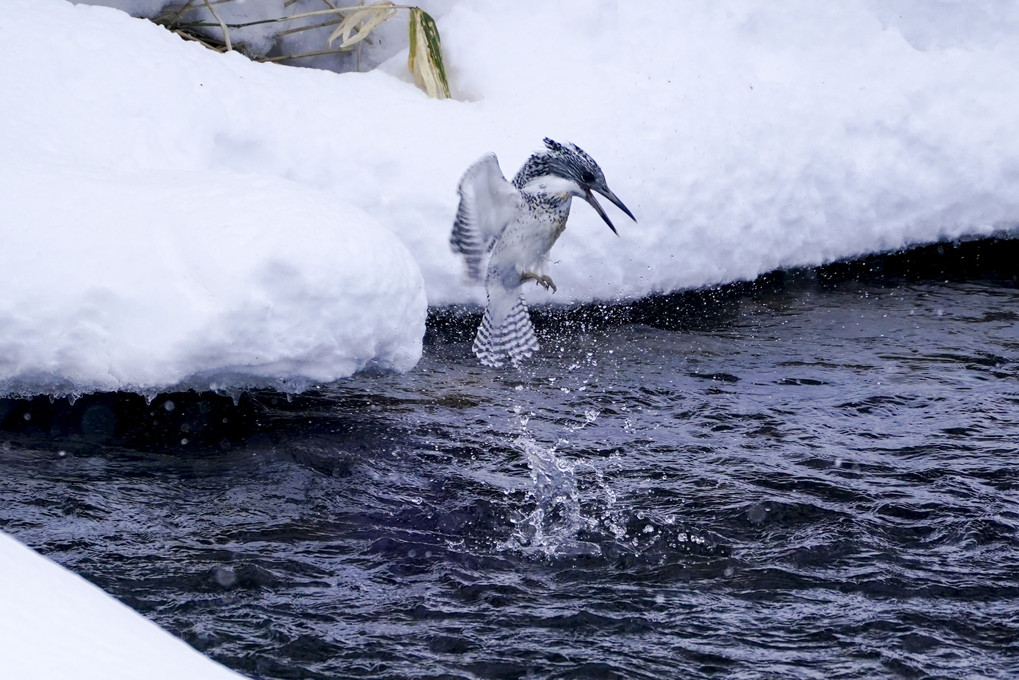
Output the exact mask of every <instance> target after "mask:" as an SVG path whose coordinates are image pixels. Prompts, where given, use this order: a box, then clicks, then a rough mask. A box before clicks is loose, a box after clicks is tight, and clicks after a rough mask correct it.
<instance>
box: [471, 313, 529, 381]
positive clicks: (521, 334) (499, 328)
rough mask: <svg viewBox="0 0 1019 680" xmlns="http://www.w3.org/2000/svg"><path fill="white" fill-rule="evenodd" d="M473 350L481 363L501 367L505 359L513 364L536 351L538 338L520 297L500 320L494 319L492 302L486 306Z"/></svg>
mask: <svg viewBox="0 0 1019 680" xmlns="http://www.w3.org/2000/svg"><path fill="white" fill-rule="evenodd" d="M473 349H474V354H475V355H476V356H477V357H478V359H480V360H481V363H483V364H484V365H486V366H495V367H499V366H502V364H503V361H504V360H505V359H507V358H509V360H510V361H511V362H512V363H513V364H514V365H516V364H517V363H518V362H519V361H521V360H523V359H526V358H527V357H529V356H531V355H532V354H534V353H535V352H537V351H538V339H537V338H536V337H534V326H532V325H531V317H530V316H529V315H528V313H527V307H526V305H524V298H523V296H520V297H518V298H517V301H516V303H515V304H514V305H513V306H512V307H511V308H510V309H509V312H508V313H507V314H506V315H505V316H503V317H502V318H501V319H494V318H493V314H492V306H491V305H489V306H488V308H487V309H485V316H484V318H483V319H482V320H481V326H479V327H478V334H477V335H476V336H475V338H474V347H473Z"/></svg>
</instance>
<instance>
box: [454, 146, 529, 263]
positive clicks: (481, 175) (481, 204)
mask: <svg viewBox="0 0 1019 680" xmlns="http://www.w3.org/2000/svg"><path fill="white" fill-rule="evenodd" d="M459 191H460V207H459V208H458V209H457V211H456V221H455V222H454V223H453V233H452V234H451V235H450V237H449V245H450V246H451V247H452V248H453V251H454V252H457V253H460V254H461V255H463V256H464V260H465V261H466V262H467V274H468V275H469V276H470V277H471V279H473V280H475V281H481V280H483V278H484V267H483V265H484V260H485V256H486V255H487V254H488V253H489V251H491V250H492V246H493V245H494V244H495V242H496V240H497V239H498V238H499V234H501V233H502V231H503V229H505V228H506V225H507V224H508V223H509V222H510V221H511V220H512V219H513V218H514V216H516V214H517V211H518V210H521V209H522V208H523V205H524V199H523V196H521V195H520V192H519V191H518V190H517V189H516V188H515V187H514V186H513V185H512V184H510V183H509V182H507V181H506V178H505V177H503V174H502V170H501V169H500V168H499V159H498V158H496V157H495V154H494V153H490V154H487V155H485V156H483V157H482V158H481V159H479V160H478V161H477V162H476V163H474V165H472V166H471V167H469V168H467V172H465V173H464V176H463V177H462V178H461V179H460V189H459Z"/></svg>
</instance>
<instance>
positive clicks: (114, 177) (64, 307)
mask: <svg viewBox="0 0 1019 680" xmlns="http://www.w3.org/2000/svg"><path fill="white" fill-rule="evenodd" d="M83 9H84V10H85V11H82V10H83ZM22 14H23V15H27V16H33V15H34V16H35V19H36V23H30V24H29V25H14V26H11V25H6V26H5V27H4V28H3V29H0V31H2V33H3V35H2V41H3V42H4V46H3V48H2V49H3V50H4V51H9V54H7V55H5V56H4V57H3V61H4V63H7V64H12V63H13V64H18V68H7V69H4V71H3V73H2V74H0V82H2V83H3V86H4V87H7V88H10V89H8V90H6V91H8V92H17V93H18V95H17V96H12V97H8V98H5V101H4V102H3V103H0V111H2V113H0V120H3V121H4V128H5V129H4V130H3V132H0V148H2V149H3V158H4V164H3V166H2V167H0V205H3V206H4V208H3V221H2V223H0V234H2V238H3V254H2V256H0V262H2V266H0V290H3V291H4V294H3V295H2V296H0V396H2V395H28V394H38V393H49V394H56V395H61V394H77V393H82V392H91V391H112V390H130V391H137V392H141V393H148V394H155V393H157V392H159V391H161V390H165V389H168V388H172V389H186V388H195V389H209V388H213V389H223V390H231V389H237V388H243V387H254V386H271V387H277V388H280V389H284V390H288V391H297V390H301V389H303V388H305V387H307V386H308V384H310V383H321V382H328V381H333V380H336V379H339V378H344V377H347V376H349V375H351V374H353V373H355V372H356V371H359V370H362V369H365V368H368V367H378V368H380V369H395V370H407V369H409V368H411V367H412V366H414V364H415V363H416V362H417V360H418V358H420V354H421V340H422V336H423V334H424V319H425V314H426V300H425V295H424V287H423V282H422V279H421V274H420V269H419V268H418V266H417V264H416V262H415V261H414V259H413V257H412V256H411V255H410V254H409V252H408V251H407V249H406V248H405V247H404V246H403V245H402V243H401V242H400V241H399V240H397V239H396V238H395V237H394V236H393V235H392V234H391V233H389V232H388V231H386V230H385V229H384V228H382V227H381V226H379V225H378V223H377V222H376V221H375V220H374V219H372V218H371V217H369V216H368V215H367V214H365V213H364V212H363V211H361V210H359V209H358V208H356V207H354V206H352V205H350V204H349V203H345V202H343V201H342V200H341V199H338V198H337V197H335V196H332V195H329V194H327V193H326V192H324V191H322V190H321V189H319V188H315V187H307V186H302V185H300V184H297V183H295V182H293V181H290V180H287V179H285V178H283V177H280V176H276V175H274V174H272V173H258V172H257V169H252V171H248V170H246V169H245V168H243V167H237V168H235V169H222V168H218V167H216V166H217V165H219V163H218V161H217V160H216V159H213V158H210V159H206V160H205V161H200V160H199V159H198V158H196V156H195V153H196V152H197V151H198V150H197V149H195V148H194V146H193V145H190V144H188V143H187V142H185V141H182V140H177V139H173V138H168V137H167V136H166V135H164V134H162V132H161V131H160V129H159V128H160V127H161V126H164V125H179V124H184V125H186V126H188V127H189V130H190V132H191V133H193V134H194V135H196V136H198V137H201V136H202V135H203V134H208V135H211V136H212V137H215V138H216V139H217V141H215V142H214V143H215V144H220V145H223V146H225V147H229V148H231V149H232V151H230V152H224V153H233V154H234V155H243V153H244V150H243V146H244V143H243V141H241V140H236V139H230V138H227V135H228V134H229V131H228V130H227V129H226V128H224V129H222V130H217V129H210V128H208V127H207V126H203V125H202V124H201V121H198V120H193V119H189V118H188V114H189V112H190V110H189V107H190V105H189V104H185V105H179V104H178V100H179V99H183V100H186V99H190V98H191V97H193V96H197V93H200V92H201V91H202V89H201V88H202V87H203V83H202V80H201V74H200V73H199V74H197V78H195V79H190V78H189V77H188V76H187V74H186V73H185V72H183V71H182V72H180V73H177V72H176V70H175V67H174V66H173V65H172V64H170V63H169V62H170V61H173V60H175V59H176V55H175V50H176V49H179V48H181V47H186V46H182V45H180V44H179V42H180V41H178V40H176V39H175V40H174V41H173V42H172V43H171V44H172V46H173V47H172V49H170V50H168V51H164V52H162V53H160V51H159V50H158V49H154V50H147V48H146V50H147V51H148V54H145V55H143V54H141V53H136V54H133V55H130V56H129V55H127V54H124V52H123V50H118V49H113V50H109V52H110V53H109V54H108V50H107V49H106V47H107V45H108V44H115V43H117V42H119V41H121V40H122V39H123V40H126V41H127V42H128V43H129V44H132V45H135V47H136V48H142V47H144V46H145V44H146V43H148V42H150V41H151V40H150V38H151V34H154V35H156V36H157V41H156V44H158V40H159V39H165V38H166V32H165V31H162V30H161V29H158V28H156V27H155V26H152V25H150V24H147V23H143V22H140V21H136V20H131V19H129V18H128V17H127V16H126V15H123V14H120V13H118V12H113V11H110V10H100V9H92V8H75V7H73V6H71V5H69V4H66V3H62V2H56V3H53V2H42V3H38V6H37V5H36V4H35V3H32V6H31V8H29V7H23V8H22ZM12 15H14V16H21V15H19V12H18V11H17V9H15V10H13V11H12ZM12 23H14V24H18V22H12ZM123 26H127V27H128V30H127V31H126V32H125V33H124V34H123V35H121V34H119V33H117V31H119V30H120V28H121V27H123ZM74 27H77V29H75V30H73V31H72V29H74ZM138 29H141V32H140V34H139V33H138ZM79 31H80V32H79ZM147 34H150V35H149V37H146V35H147ZM64 41H67V42H66V44H64ZM184 54H185V58H184V61H185V62H187V56H188V51H187V50H185V51H184ZM211 54H212V53H206V51H205V50H202V51H200V52H196V53H194V54H192V55H190V56H193V57H195V58H197V59H198V62H199V63H202V61H203V60H204V59H205V58H207V57H208V56H210V55H211ZM121 60H123V61H121ZM132 62H133V63H132ZM224 62H225V63H226V64H227V66H226V67H225V70H222V71H221V72H220V73H218V74H217V75H218V76H219V77H220V78H226V77H229V78H233V79H237V78H240V76H237V75H236V74H234V73H233V72H232V71H230V70H229V64H231V63H232V64H234V65H240V67H241V68H242V70H243V69H244V68H247V67H250V66H251V65H250V64H249V63H248V62H246V61H245V60H243V59H242V58H240V57H237V56H236V55H234V56H233V57H229V58H227V59H226V60H224ZM164 67H166V68H167V69H168V71H165V72H164V71H163V68H164ZM196 70H199V71H200V69H196ZM174 74H176V76H175V75H174ZM224 74H226V75H224ZM175 77H176V78H177V80H174V78H175ZM166 79H169V80H166ZM188 86H193V87H194V88H195V91H194V92H191V93H190V94H188V95H185V94H184V93H183V92H182V89H181V88H183V87H188ZM212 89H213V88H211V87H210V90H212ZM211 96H212V99H209V100H206V101H207V102H214V101H215V98H216V97H217V93H211ZM157 110H158V111H159V113H156V111H157ZM234 113H235V114H236V115H243V111H241V110H236V111H234ZM150 114H152V115H151V116H150ZM161 116H165V118H162V119H161ZM178 116H180V118H179V119H177V120H176V121H175V122H171V120H170V119H175V118H177V117H178ZM237 165H238V166H240V165H242V164H239V163H238V164H237Z"/></svg>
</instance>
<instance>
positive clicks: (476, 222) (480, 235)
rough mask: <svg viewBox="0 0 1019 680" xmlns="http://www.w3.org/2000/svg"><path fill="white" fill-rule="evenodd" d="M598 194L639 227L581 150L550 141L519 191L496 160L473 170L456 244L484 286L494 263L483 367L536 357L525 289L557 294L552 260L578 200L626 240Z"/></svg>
mask: <svg viewBox="0 0 1019 680" xmlns="http://www.w3.org/2000/svg"><path fill="white" fill-rule="evenodd" d="M594 191H597V192H598V193H599V194H601V195H602V196H604V197H605V198H607V199H608V200H610V201H612V203H613V204H614V205H616V207H618V208H619V209H620V210H622V211H623V212H624V213H626V215H627V216H628V217H629V218H630V219H632V220H633V221H634V222H636V221H637V218H635V217H634V216H633V213H631V212H630V210H629V209H628V208H627V207H626V206H625V205H623V202H622V201H621V200H619V198H618V197H617V196H616V195H615V194H614V193H612V190H611V189H609V187H608V184H607V183H606V182H605V174H604V173H603V172H602V170H601V168H600V167H598V164H597V163H595V162H594V159H593V158H591V157H590V156H589V155H587V154H586V153H584V151H582V150H581V149H580V147H578V146H576V145H575V144H570V143H565V144H560V143H559V142H555V141H553V140H551V139H548V138H547V137H546V138H545V149H544V150H542V151H539V152H538V153H535V154H534V155H532V156H531V157H530V158H528V159H527V162H526V163H524V165H523V167H522V168H520V171H519V172H517V174H516V177H514V178H513V183H512V184H511V183H509V182H507V181H506V178H505V177H504V176H503V174H502V170H501V169H500V168H499V159H498V158H496V156H495V154H493V153H489V154H486V155H485V156H483V157H482V158H481V159H479V160H478V161H477V162H475V163H474V164H473V165H471V166H470V167H469V168H467V172H465V173H464V176H463V178H461V180H460V188H459V192H460V206H459V208H458V209H457V213H456V220H455V221H454V223H453V233H452V235H451V236H450V237H449V244H450V246H451V247H452V248H453V251H454V252H456V253H459V254H461V255H463V256H464V260H465V261H466V263H467V274H468V276H469V277H470V279H471V280H473V281H479V282H480V281H481V280H482V271H483V265H484V261H485V258H486V256H488V267H487V270H484V271H485V277H484V282H485V292H486V293H487V294H488V305H487V306H486V307H485V315H484V317H483V318H482V320H481V326H480V327H478V332H477V335H476V336H475V338H474V347H473V349H474V354H475V355H477V357H478V359H480V360H481V363H483V364H485V365H486V366H502V364H503V362H504V361H505V360H506V359H509V360H510V361H511V362H512V363H513V364H514V365H516V364H517V363H518V362H519V361H520V360H522V359H526V358H527V357H529V356H531V355H532V354H534V352H536V351H537V349H538V340H537V339H536V338H535V337H534V327H533V326H532V325H531V318H530V316H529V315H528V313H527V306H526V304H525V303H524V294H523V284H524V283H526V282H527V281H534V282H535V283H536V284H537V285H540V286H543V287H544V288H545V290H549V289H551V290H552V292H553V293H554V292H555V290H556V286H555V283H553V282H552V279H551V277H549V275H548V272H547V268H548V253H549V251H550V250H551V249H552V246H553V245H554V244H555V242H556V240H557V239H558V238H559V236H560V235H561V234H562V233H563V230H564V229H565V228H566V218H567V217H569V215H570V203H571V201H572V200H573V197H574V196H579V197H580V198H583V199H584V200H585V201H587V202H588V203H590V204H591V207H592V208H594V209H595V211H596V212H597V213H598V214H599V215H600V216H601V218H602V219H603V220H605V223H606V224H608V225H609V229H611V230H612V233H614V234H616V235H617V236H618V235H619V232H617V231H616V228H615V226H613V224H612V220H610V219H609V216H608V215H606V214H605V211H604V210H603V209H602V207H601V205H599V204H598V201H597V200H596V199H595V197H594V194H593V193H592V192H594Z"/></svg>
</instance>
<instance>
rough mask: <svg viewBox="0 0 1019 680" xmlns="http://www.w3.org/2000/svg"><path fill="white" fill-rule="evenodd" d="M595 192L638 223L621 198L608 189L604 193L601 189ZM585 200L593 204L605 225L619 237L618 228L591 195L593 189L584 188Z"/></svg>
mask: <svg viewBox="0 0 1019 680" xmlns="http://www.w3.org/2000/svg"><path fill="white" fill-rule="evenodd" d="M595 191H597V192H598V193H599V194H601V195H602V196H604V197H605V198H607V199H609V200H610V201H612V204H613V205H614V206H616V207H617V208H619V209H620V210H622V211H623V212H624V213H626V215H627V217H629V218H630V219H631V220H633V221H634V222H636V221H637V218H636V217H634V216H633V213H632V212H630V209H629V208H627V207H626V206H625V205H623V202H622V201H620V200H619V197H618V196H616V195H615V194H614V193H612V191H611V190H610V189H608V188H606V189H605V190H604V191H602V190H601V189H597V188H596V189H595ZM584 199H585V200H586V201H587V202H588V203H590V204H591V207H592V208H594V209H595V211H597V213H598V214H599V215H601V218H602V219H603V220H605V224H607V225H609V229H611V230H612V233H613V234H615V235H616V236H619V232H618V231H616V227H615V225H613V224H612V220H610V219H609V216H608V215H606V214H605V211H604V210H603V209H602V207H601V205H600V204H599V203H598V200H597V199H596V198H595V197H594V194H593V193H591V187H584Z"/></svg>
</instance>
